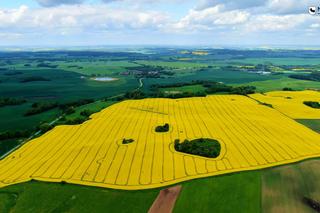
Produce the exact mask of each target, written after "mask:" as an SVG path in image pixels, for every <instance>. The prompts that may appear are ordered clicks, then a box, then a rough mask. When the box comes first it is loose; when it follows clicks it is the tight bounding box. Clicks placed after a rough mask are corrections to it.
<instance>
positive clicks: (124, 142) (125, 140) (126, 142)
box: [122, 138, 134, 144]
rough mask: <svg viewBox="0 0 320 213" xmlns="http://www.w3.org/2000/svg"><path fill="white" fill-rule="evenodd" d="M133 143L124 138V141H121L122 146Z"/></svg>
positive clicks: (131, 140)
mask: <svg viewBox="0 0 320 213" xmlns="http://www.w3.org/2000/svg"><path fill="white" fill-rule="evenodd" d="M133 142H134V140H133V139H126V138H124V139H123V140H122V144H129V143H133Z"/></svg>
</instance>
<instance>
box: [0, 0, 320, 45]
mask: <svg viewBox="0 0 320 213" xmlns="http://www.w3.org/2000/svg"><path fill="white" fill-rule="evenodd" d="M309 6H320V2H319V1H316V0H243V1H239V0H238V1H237V0H200V1H196V0H134V1H133V0H16V1H14V2H13V1H8V0H5V1H2V2H0V45H1V46H97V45H208V46H216V47H218V46H232V45H233V46H268V45H275V46H291V45H293V46H296V45H299V46H308V47H313V46H314V47H317V46H319V45H320V42H319V32H320V15H310V14H309V13H308V8H309Z"/></svg>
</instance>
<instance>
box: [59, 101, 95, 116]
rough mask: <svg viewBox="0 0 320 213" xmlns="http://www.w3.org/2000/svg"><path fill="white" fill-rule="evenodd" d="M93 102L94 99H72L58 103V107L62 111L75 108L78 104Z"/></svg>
mask: <svg viewBox="0 0 320 213" xmlns="http://www.w3.org/2000/svg"><path fill="white" fill-rule="evenodd" d="M93 102H94V99H80V100H77V101H72V102H69V103H64V104H60V105H59V108H60V109H61V110H63V111H65V110H68V109H69V110H70V108H76V107H79V106H83V105H87V104H91V103H93ZM68 114H72V113H68Z"/></svg>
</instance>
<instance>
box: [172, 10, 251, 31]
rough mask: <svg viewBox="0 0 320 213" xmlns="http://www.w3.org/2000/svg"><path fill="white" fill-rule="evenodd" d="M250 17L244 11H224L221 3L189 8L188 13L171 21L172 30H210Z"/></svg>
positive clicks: (240, 22) (234, 23) (243, 21)
mask: <svg viewBox="0 0 320 213" xmlns="http://www.w3.org/2000/svg"><path fill="white" fill-rule="evenodd" d="M249 17H250V14H249V13H248V12H246V11H241V10H232V11H225V12H224V6H223V5H217V6H215V7H210V8H206V9H203V10H190V11H189V13H188V14H187V15H186V16H185V17H183V18H182V19H180V20H179V21H178V22H176V23H173V24H172V25H171V27H172V28H173V29H174V30H189V29H193V30H196V29H198V30H205V29H206V30H212V29H215V28H219V27H220V26H230V25H237V24H242V23H245V22H246V21H247V20H248V19H249Z"/></svg>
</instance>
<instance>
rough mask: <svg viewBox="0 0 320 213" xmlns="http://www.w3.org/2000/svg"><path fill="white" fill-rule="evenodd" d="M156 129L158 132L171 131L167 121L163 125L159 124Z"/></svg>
mask: <svg viewBox="0 0 320 213" xmlns="http://www.w3.org/2000/svg"><path fill="white" fill-rule="evenodd" d="M155 131H156V132H168V131H169V124H168V123H166V124H164V125H163V126H157V127H156V129H155Z"/></svg>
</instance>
